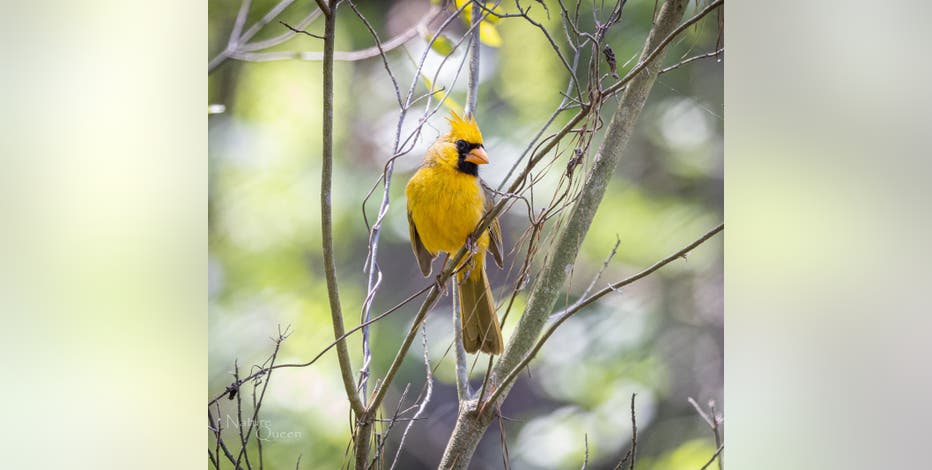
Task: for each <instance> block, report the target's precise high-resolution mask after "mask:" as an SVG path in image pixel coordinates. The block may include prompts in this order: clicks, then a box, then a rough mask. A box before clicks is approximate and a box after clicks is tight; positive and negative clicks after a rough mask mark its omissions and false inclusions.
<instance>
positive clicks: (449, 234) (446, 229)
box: [405, 112, 504, 354]
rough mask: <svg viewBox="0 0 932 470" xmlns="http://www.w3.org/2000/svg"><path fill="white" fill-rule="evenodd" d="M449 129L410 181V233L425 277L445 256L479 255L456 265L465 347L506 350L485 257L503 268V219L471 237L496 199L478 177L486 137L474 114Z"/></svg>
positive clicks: (486, 160)
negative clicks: (465, 250)
mask: <svg viewBox="0 0 932 470" xmlns="http://www.w3.org/2000/svg"><path fill="white" fill-rule="evenodd" d="M447 121H448V122H449V124H450V131H449V132H448V133H446V134H444V135H441V136H440V137H439V138H438V139H437V140H436V141H435V142H434V143H433V144H431V146H430V147H429V148H428V149H427V153H426V155H425V156H424V161H423V162H422V163H421V165H420V167H419V168H418V170H417V172H415V174H414V175H413V176H412V177H411V179H410V180H409V181H408V184H407V186H406V187H405V195H406V196H407V204H408V207H407V209H408V229H409V235H410V238H411V249H412V250H413V251H414V257H415V258H416V259H417V263H418V266H419V267H420V269H421V272H422V273H423V274H424V277H428V276H430V272H431V262H432V261H433V259H434V258H435V257H436V256H437V255H438V254H439V253H440V252H444V253H446V255H447V257H449V256H450V255H453V254H456V253H457V252H459V250H460V249H461V248H462V247H463V246H466V247H467V248H469V249H470V251H471V252H473V253H474V255H473V256H472V257H471V258H470V257H467V258H466V260H464V261H463V262H461V264H460V266H457V268H458V271H457V274H456V281H455V282H457V285H458V287H459V289H457V291H458V297H459V306H460V320H461V322H462V325H463V346H464V349H466V352H468V353H475V352H477V351H482V352H485V353H489V354H501V353H502V352H503V351H504V341H503V340H502V331H501V326H500V325H499V322H498V317H497V316H496V314H495V300H494V299H493V298H492V289H491V288H490V287H489V278H488V275H487V274H486V270H485V257H486V256H485V255H486V253H489V252H491V253H492V257H493V258H494V260H495V263H496V264H497V265H498V266H499V267H501V266H502V264H503V260H502V248H503V244H502V230H501V226H500V224H499V221H498V219H497V218H496V219H495V220H493V221H492V223H491V224H489V227H488V229H487V230H484V231H483V232H482V233H481V234H479V236H478V237H476V239H475V240H470V239H469V237H470V235H471V234H472V233H473V231H475V229H476V226H478V225H479V221H480V220H481V219H482V217H483V216H484V215H485V213H486V211H488V210H489V209H490V208H491V207H492V204H493V195H492V194H491V192H490V190H488V189H486V188H485V186H484V185H483V184H482V181H481V179H480V178H479V166H480V165H485V164H487V163H489V156H488V154H487V153H486V152H485V148H484V147H483V145H482V133H481V132H480V131H479V126H478V124H477V123H476V119H475V116H468V118H467V119H463V118H461V117H460V116H459V115H458V114H456V113H455V112H452V113H451V116H450V117H448V118H447Z"/></svg>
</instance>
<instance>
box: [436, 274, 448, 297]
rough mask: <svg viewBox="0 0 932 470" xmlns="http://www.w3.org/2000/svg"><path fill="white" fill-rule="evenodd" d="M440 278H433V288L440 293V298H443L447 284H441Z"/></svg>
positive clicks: (438, 276)
mask: <svg viewBox="0 0 932 470" xmlns="http://www.w3.org/2000/svg"><path fill="white" fill-rule="evenodd" d="M440 276H441V275H440V274H438V275H437V277H435V278H434V287H435V288H436V289H437V291H438V292H440V296H441V297H443V296H446V295H447V283H446V282H443V281H442V280H441V279H440Z"/></svg>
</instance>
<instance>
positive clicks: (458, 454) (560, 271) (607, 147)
mask: <svg viewBox="0 0 932 470" xmlns="http://www.w3.org/2000/svg"><path fill="white" fill-rule="evenodd" d="M686 4H687V0H668V1H666V2H664V4H663V6H662V7H661V9H660V12H659V13H658V16H657V21H656V23H655V25H654V27H653V29H652V30H651V32H650V35H649V36H648V38H647V41H646V42H645V44H644V48H643V49H642V52H641V58H642V62H644V65H643V66H642V69H641V70H640V71H639V72H638V73H637V75H635V76H634V77H633V78H632V79H631V80H630V82H629V83H628V85H627V88H626V89H625V91H624V94H623V95H622V96H621V99H620V100H619V103H618V107H617V108H616V110H615V113H614V114H613V116H612V120H611V123H610V124H609V125H608V130H607V132H606V135H605V139H604V141H603V142H602V146H601V147H600V148H599V151H598V154H597V155H596V157H595V162H594V163H593V165H592V169H591V170H590V172H589V174H588V175H587V176H586V182H585V184H584V185H583V189H582V191H581V193H580V195H579V198H578V200H577V202H576V204H575V206H573V209H572V212H571V213H570V216H569V220H568V221H567V223H566V224H565V225H564V227H565V228H564V229H563V231H562V232H561V233H560V235H559V237H558V239H557V242H556V244H555V245H554V249H553V250H552V252H551V253H552V256H551V257H550V259H549V260H548V262H547V264H546V265H545V266H544V269H543V270H542V271H541V274H540V275H539V277H538V280H537V283H536V284H535V286H534V289H533V291H532V294H531V297H530V299H529V301H528V305H527V308H526V309H525V312H524V315H522V317H521V320H520V321H519V323H518V326H517V328H516V330H515V333H514V334H513V335H512V337H511V338H510V340H509V341H508V344H507V346H506V348H505V353H504V354H503V355H502V358H501V360H500V361H499V362H498V364H497V365H496V367H495V370H494V372H493V376H494V377H496V378H498V377H505V376H507V375H509V373H511V372H512V370H513V369H514V368H515V367H516V366H517V365H518V363H519V362H520V361H521V360H522V359H523V358H524V357H525V355H526V354H527V353H528V352H529V351H530V350H531V348H533V347H534V345H535V344H536V342H537V338H538V336H539V335H540V333H541V331H542V330H543V328H544V324H545V323H546V322H547V319H548V318H549V316H550V312H551V311H552V309H553V306H554V303H555V302H556V300H557V298H558V296H559V295H560V293H561V292H562V290H563V285H564V282H565V281H566V276H567V270H566V267H567V266H572V265H573V263H575V260H576V256H577V254H578V253H579V248H580V246H581V244H582V242H583V240H584V239H585V236H586V233H587V232H588V231H589V227H590V225H591V223H592V220H593V218H594V217H595V213H596V209H598V207H599V204H600V203H601V201H602V197H603V196H604V195H605V191H606V188H607V187H608V182H609V180H610V179H611V177H612V175H613V173H614V170H615V166H616V164H617V163H618V160H620V159H621V156H622V153H623V151H624V149H625V147H626V145H627V143H628V140H629V139H630V137H631V135H632V133H633V130H634V126H635V124H636V122H637V118H638V115H639V114H640V112H641V110H642V109H643V107H644V104H645V102H646V101H647V97H648V95H649V94H650V91H651V89H652V88H653V85H654V81H655V80H656V78H657V74H658V73H659V72H660V68H661V67H660V66H659V65H658V64H659V63H660V61H661V60H662V58H663V55H664V54H663V51H658V49H660V48H662V47H664V46H665V44H664V43H665V42H668V41H664V40H665V38H667V36H668V35H670V34H671V33H673V31H674V30H675V29H676V28H677V26H678V24H679V21H680V19H681V18H682V17H683V13H684V12H685V10H686ZM648 59H650V60H648ZM512 384H513V383H508V384H504V387H503V388H502V389H501V390H498V391H497V392H498V393H497V396H498V398H497V399H495V400H494V401H493V402H491V403H487V404H484V405H483V407H481V408H480V407H479V406H477V405H478V403H477V402H476V401H471V402H466V403H464V404H463V405H464V406H462V407H461V409H460V413H459V416H458V417H457V422H456V427H455V428H454V430H453V435H452V436H451V437H450V441H449V442H448V443H447V448H446V450H445V451H444V454H443V459H442V461H441V463H440V468H444V469H447V468H451V469H452V468H455V469H465V468H467V467H468V466H469V462H470V460H471V458H472V455H473V453H474V452H475V450H476V446H477V445H478V444H479V440H480V438H481V437H482V434H483V433H484V432H485V429H486V427H488V424H489V423H490V422H491V420H492V417H493V414H492V413H490V412H487V410H488V409H495V408H497V406H498V405H499V403H500V402H501V400H503V399H504V398H505V396H506V395H507V392H508V389H510V387H511V385H512Z"/></svg>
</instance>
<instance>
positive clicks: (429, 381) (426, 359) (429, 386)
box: [389, 325, 434, 470]
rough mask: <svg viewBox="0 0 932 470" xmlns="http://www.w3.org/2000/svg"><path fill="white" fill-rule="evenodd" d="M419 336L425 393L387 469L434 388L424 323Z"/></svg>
mask: <svg viewBox="0 0 932 470" xmlns="http://www.w3.org/2000/svg"><path fill="white" fill-rule="evenodd" d="M421 337H422V338H423V340H424V341H423V343H422V344H423V345H424V369H425V370H426V374H427V382H426V386H427V393H426V394H425V395H424V399H423V400H422V401H421V403H420V405H418V408H417V411H416V412H415V413H414V416H413V417H412V418H411V421H410V422H409V423H408V425H407V426H405V431H404V433H402V434H401V441H399V442H398V452H396V453H395V458H394V460H392V466H391V467H389V470H395V465H397V464H398V457H400V456H401V450H402V449H404V446H405V439H407V438H408V431H410V430H411V427H412V426H414V422H415V421H417V420H418V419H419V418H420V417H421V414H422V413H424V410H426V409H427V404H428V403H430V397H431V395H432V394H433V390H434V376H433V372H432V371H431V368H430V355H429V354H428V349H427V327H426V325H421Z"/></svg>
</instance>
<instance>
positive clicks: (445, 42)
mask: <svg viewBox="0 0 932 470" xmlns="http://www.w3.org/2000/svg"><path fill="white" fill-rule="evenodd" d="M429 40H430V39H428V41H429ZM430 48H431V49H433V50H434V52H436V53H438V54H440V55H444V56H445V55H449V54H450V53H451V52H453V41H451V40H450V38H448V37H447V36H446V35H443V34H441V35H440V36H437V39H436V40H434V43H433V44H431V45H430Z"/></svg>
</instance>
